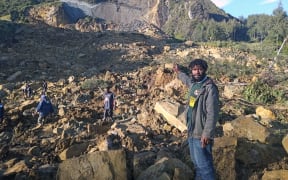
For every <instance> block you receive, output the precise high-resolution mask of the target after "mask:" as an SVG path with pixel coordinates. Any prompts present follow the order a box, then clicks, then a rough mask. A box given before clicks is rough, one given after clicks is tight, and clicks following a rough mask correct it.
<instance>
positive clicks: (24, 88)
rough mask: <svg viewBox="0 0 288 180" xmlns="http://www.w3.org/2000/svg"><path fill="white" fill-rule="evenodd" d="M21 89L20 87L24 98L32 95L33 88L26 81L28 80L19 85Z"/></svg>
mask: <svg viewBox="0 0 288 180" xmlns="http://www.w3.org/2000/svg"><path fill="white" fill-rule="evenodd" d="M21 89H22V92H23V96H24V97H25V98H29V97H31V96H32V92H33V90H32V88H31V86H30V84H29V83H28V81H25V84H24V85H23V86H22V87H21Z"/></svg>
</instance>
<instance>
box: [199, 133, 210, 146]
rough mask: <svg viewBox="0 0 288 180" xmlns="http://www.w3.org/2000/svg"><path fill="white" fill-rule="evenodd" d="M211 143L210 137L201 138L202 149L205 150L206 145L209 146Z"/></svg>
mask: <svg viewBox="0 0 288 180" xmlns="http://www.w3.org/2000/svg"><path fill="white" fill-rule="evenodd" d="M209 142H210V139H209V138H208V137H203V136H202V137H201V146H202V148H205V147H206V145H208V144H209Z"/></svg>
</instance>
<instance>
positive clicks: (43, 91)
mask: <svg viewBox="0 0 288 180" xmlns="http://www.w3.org/2000/svg"><path fill="white" fill-rule="evenodd" d="M42 88H43V89H42V94H46V92H47V88H48V85H47V82H46V81H45V80H43V81H42Z"/></svg>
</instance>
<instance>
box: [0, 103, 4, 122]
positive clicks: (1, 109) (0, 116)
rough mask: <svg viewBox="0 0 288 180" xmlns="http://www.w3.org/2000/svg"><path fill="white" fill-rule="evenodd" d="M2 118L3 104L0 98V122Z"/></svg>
mask: <svg viewBox="0 0 288 180" xmlns="http://www.w3.org/2000/svg"><path fill="white" fill-rule="evenodd" d="M3 119H4V105H3V104H2V103H1V99H0V122H2V121H3Z"/></svg>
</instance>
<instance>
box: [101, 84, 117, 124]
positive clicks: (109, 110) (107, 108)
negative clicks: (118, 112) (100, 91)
mask: <svg viewBox="0 0 288 180" xmlns="http://www.w3.org/2000/svg"><path fill="white" fill-rule="evenodd" d="M115 106H116V103H115V95H114V93H113V92H111V91H110V87H109V86H107V88H106V92H105V93H104V117H103V120H106V119H107V118H110V119H111V120H112V121H113V110H114V108H115Z"/></svg>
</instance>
